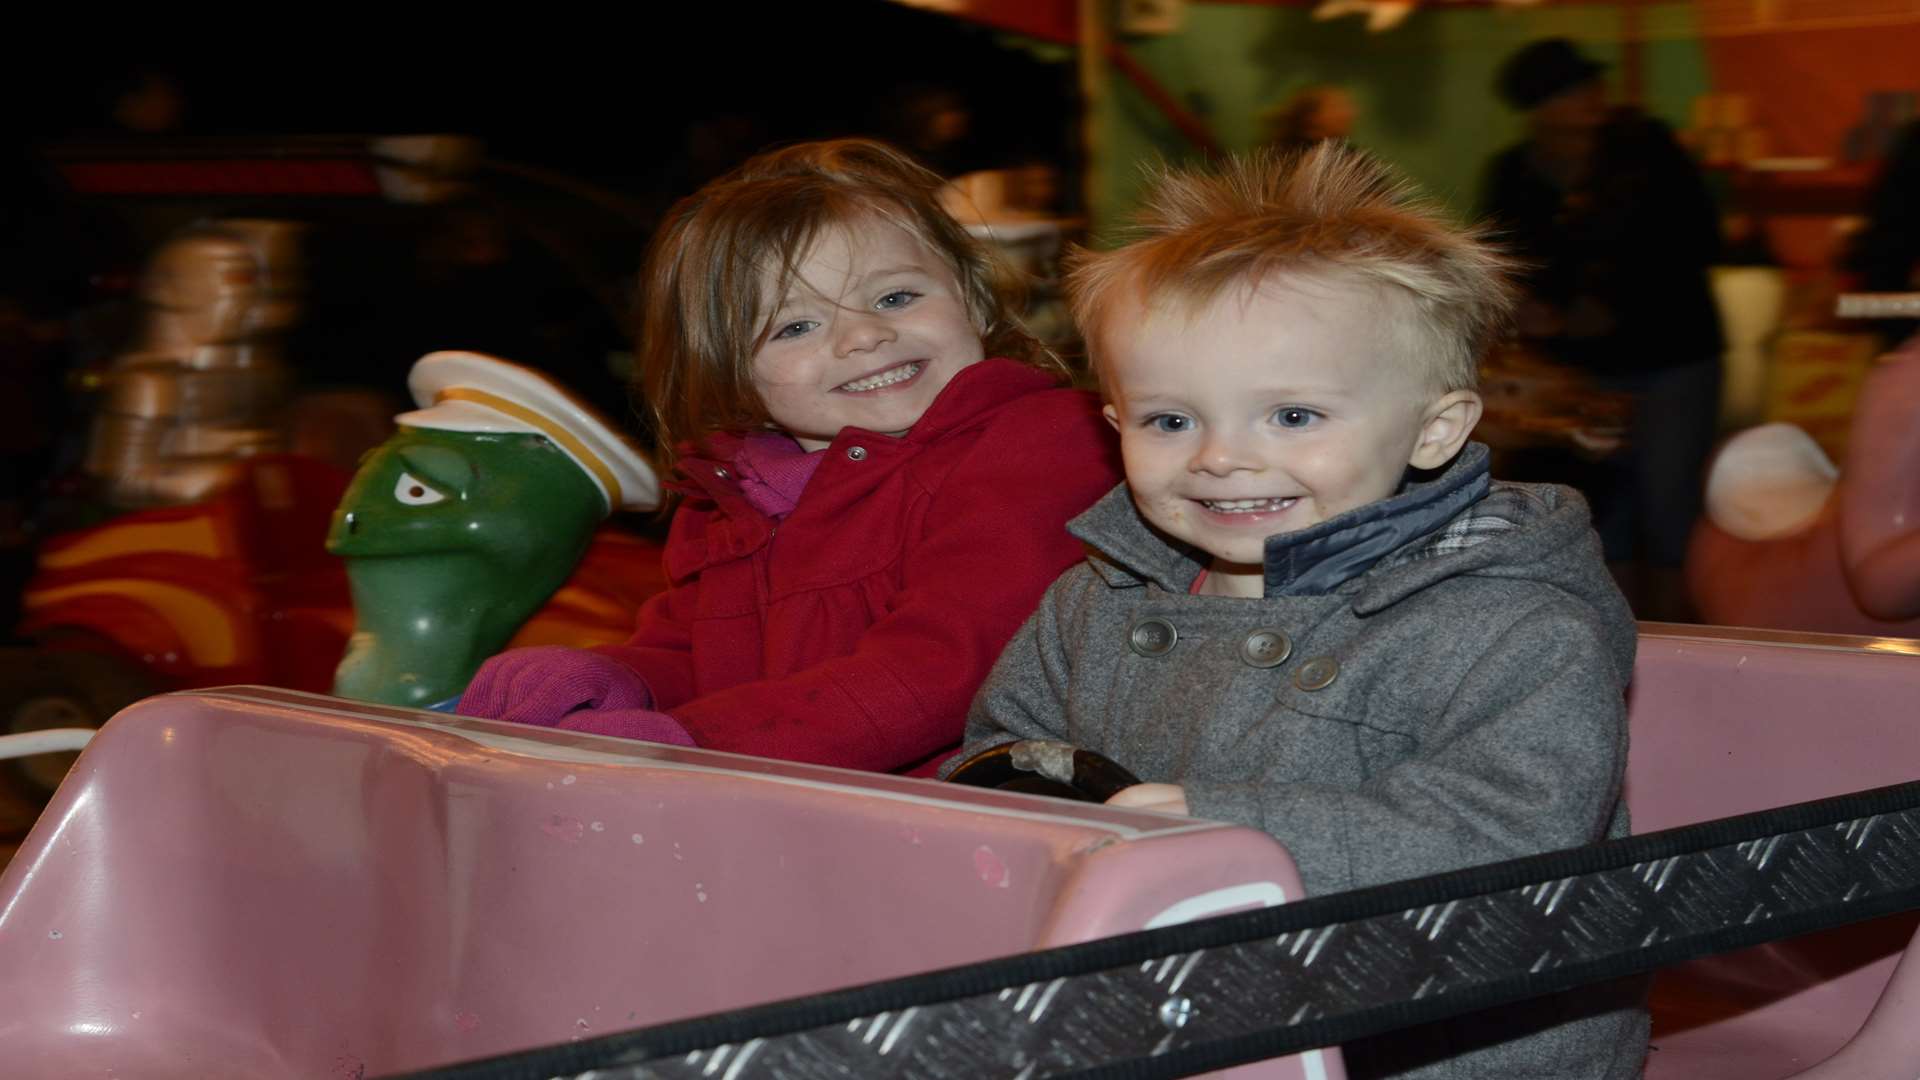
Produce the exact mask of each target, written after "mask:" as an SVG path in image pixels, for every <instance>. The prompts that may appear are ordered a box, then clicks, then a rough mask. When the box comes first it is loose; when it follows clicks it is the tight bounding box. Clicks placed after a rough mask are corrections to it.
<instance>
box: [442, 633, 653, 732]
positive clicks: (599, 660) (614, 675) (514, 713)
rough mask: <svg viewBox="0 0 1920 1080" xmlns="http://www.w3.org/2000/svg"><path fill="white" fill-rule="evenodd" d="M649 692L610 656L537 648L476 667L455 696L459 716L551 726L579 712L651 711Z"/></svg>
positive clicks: (516, 651)
mask: <svg viewBox="0 0 1920 1080" xmlns="http://www.w3.org/2000/svg"><path fill="white" fill-rule="evenodd" d="M652 707H653V692H652V691H651V690H649V689H648V687H647V681H646V680H645V679H643V678H641V677H640V675H639V674H638V673H637V672H635V671H634V670H633V669H632V668H630V667H628V666H626V665H625V664H622V663H621V662H620V661H618V660H615V659H613V658H612V657H610V656H602V655H600V654H599V653H595V652H588V651H587V650H585V649H569V648H565V647H564V646H560V645H540V646H536V647H534V648H529V649H508V650H507V651H506V652H503V653H501V654H500V655H498V656H496V657H494V658H493V659H491V660H488V661H487V662H486V663H484V664H481V665H480V670H479V671H477V672H474V675H473V682H471V683H469V684H468V685H467V692H466V693H465V694H462V695H461V696H460V706H459V710H458V711H459V713H460V715H461V716H484V717H488V718H491V719H495V720H507V721H511V722H513V723H516V724H536V725H539V726H540V727H553V726H554V725H555V724H558V723H559V722H560V720H561V719H562V718H563V717H565V716H566V715H567V714H569V713H572V712H575V711H577V710H580V709H650V708H652Z"/></svg>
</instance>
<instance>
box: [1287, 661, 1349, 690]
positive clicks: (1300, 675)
mask: <svg viewBox="0 0 1920 1080" xmlns="http://www.w3.org/2000/svg"><path fill="white" fill-rule="evenodd" d="M1339 675H1340V661H1338V660H1335V659H1334V658H1333V657H1331V656H1316V657H1314V658H1313V659H1311V660H1309V661H1307V662H1306V663H1304V664H1301V665H1300V666H1299V667H1298V668H1297V669H1295V670H1294V673H1293V685H1295V686H1297V687H1299V688H1300V689H1302V690H1325V689H1326V688H1327V687H1329V686H1332V685H1333V680H1334V679H1336V678H1338V677H1339Z"/></svg>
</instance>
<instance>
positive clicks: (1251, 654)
mask: <svg viewBox="0 0 1920 1080" xmlns="http://www.w3.org/2000/svg"><path fill="white" fill-rule="evenodd" d="M1292 655H1293V642H1292V641H1291V640H1289V639H1288V638H1287V635H1286V633H1285V632H1284V631H1280V630H1273V629H1269V628H1262V629H1259V630H1255V631H1254V632H1253V633H1251V634H1248V635H1247V640H1245V641H1243V642H1241V643H1240V659H1242V660H1245V661H1246V662H1247V663H1248V664H1249V665H1251V666H1253V667H1257V668H1270V667H1278V666H1280V665H1281V664H1284V663H1286V662H1287V657H1289V656H1292Z"/></svg>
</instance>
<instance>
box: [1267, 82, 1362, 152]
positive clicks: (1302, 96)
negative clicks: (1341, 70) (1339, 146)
mask: <svg viewBox="0 0 1920 1080" xmlns="http://www.w3.org/2000/svg"><path fill="white" fill-rule="evenodd" d="M1359 118H1360V107H1359V106H1358V105H1356V104H1355V103H1354V100H1353V95H1351V94H1349V93H1347V92H1346V91H1345V90H1342V89H1340V88H1339V87H1337V86H1333V85H1330V84H1326V83H1321V84H1317V85H1314V86H1308V87H1303V88H1301V89H1299V90H1296V91H1294V92H1293V93H1292V94H1291V95H1289V96H1288V97H1287V99H1286V100H1285V101H1282V102H1281V103H1280V104H1278V105H1276V106H1274V107H1273V108H1271V109H1268V110H1267V111H1266V112H1264V113H1262V114H1261V117H1260V119H1261V121H1262V123H1263V124H1264V125H1265V127H1266V145H1268V146H1270V147H1272V148H1274V149H1275V150H1279V151H1281V152H1282V153H1297V152H1299V151H1302V150H1306V149H1309V148H1310V147H1312V146H1313V144H1314V143H1317V142H1319V141H1320V140H1322V139H1340V140H1342V141H1344V140H1346V139H1347V138H1348V137H1349V136H1351V135H1352V134H1353V125H1354V122H1355V121H1356V120H1358V119H1359Z"/></svg>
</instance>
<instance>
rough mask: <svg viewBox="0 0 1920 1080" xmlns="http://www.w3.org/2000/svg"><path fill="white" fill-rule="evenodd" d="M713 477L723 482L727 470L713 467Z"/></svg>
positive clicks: (716, 466)
mask: <svg viewBox="0 0 1920 1080" xmlns="http://www.w3.org/2000/svg"><path fill="white" fill-rule="evenodd" d="M713 475H715V476H717V477H719V478H720V479H722V480H725V479H726V478H727V470H725V469H723V468H721V467H720V466H718V465H715V466H714V467H713Z"/></svg>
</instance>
